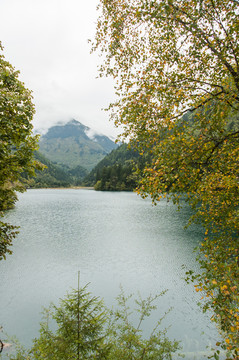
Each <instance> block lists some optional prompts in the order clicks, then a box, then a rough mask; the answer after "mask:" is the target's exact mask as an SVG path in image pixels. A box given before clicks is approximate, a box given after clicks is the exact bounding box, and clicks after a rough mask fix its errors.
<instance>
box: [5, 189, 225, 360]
mask: <svg viewBox="0 0 239 360" xmlns="http://www.w3.org/2000/svg"><path fill="white" fill-rule="evenodd" d="M189 217H190V209H189V208H188V206H187V205H185V206H184V207H183V209H181V210H180V211H178V210H177V208H176V206H174V205H173V204H171V203H169V202H167V201H166V200H163V201H162V202H160V203H159V204H158V205H157V206H152V204H151V201H150V200H149V199H146V200H143V199H141V198H140V197H139V196H137V195H136V194H134V193H128V192H96V191H93V190H85V189H36V190H28V191H27V192H26V193H24V194H20V195H19V201H18V202H17V204H16V207H15V208H14V209H13V210H11V211H9V212H8V213H7V214H6V216H5V220H6V221H8V222H10V223H11V224H14V225H19V226H21V229H20V233H19V235H18V236H17V239H15V241H14V246H13V252H14V253H13V255H11V256H8V257H7V260H6V261H1V262H0V271H1V281H0V294H1V297H0V309H1V317H0V319H1V320H0V325H1V326H2V327H3V329H4V331H5V332H6V333H8V334H9V335H16V336H17V337H18V339H19V340H20V341H21V342H22V343H23V344H24V345H26V346H30V345H31V340H32V339H33V338H34V337H36V336H37V335H38V329H39V321H40V320H41V311H42V307H43V306H46V307H47V306H48V305H49V304H50V302H55V303H57V302H58V299H59V298H60V297H64V295H65V294H66V293H67V292H68V291H70V290H71V288H76V287H77V274H78V271H80V279H81V285H82V286H84V285H85V284H87V283H90V284H89V288H88V289H89V290H90V291H91V292H92V293H93V294H94V295H96V296H100V297H102V298H104V300H105V304H106V305H107V306H112V304H114V303H115V301H114V299H115V297H116V296H117V295H118V294H119V292H120V285H122V287H123V288H124V290H125V292H126V293H132V292H133V293H135V294H137V292H140V294H141V295H142V297H147V296H148V295H149V294H150V293H151V294H157V293H160V292H161V291H162V290H164V289H168V292H167V293H166V295H164V296H163V297H162V298H160V299H159V301H158V309H157V311H156V312H155V313H154V314H153V316H152V318H151V319H150V321H148V322H147V323H146V324H145V334H147V332H149V329H150V328H152V323H154V324H155V323H156V321H157V319H159V318H160V317H161V315H162V314H163V313H164V311H165V310H167V309H168V308H169V307H171V306H172V307H173V310H172V311H171V313H170V314H169V315H168V316H167V318H166V320H165V321H164V326H165V327H166V326H168V325H169V324H170V325H171V327H170V329H169V330H168V336H169V337H170V338H171V339H174V338H175V339H179V340H182V344H183V351H184V352H186V353H191V355H188V356H190V360H192V359H200V360H201V359H204V358H206V357H204V356H203V355H202V354H201V353H200V352H201V351H205V350H206V347H207V346H211V345H215V342H216V341H217V340H218V339H219V335H218V333H217V330H216V329H215V327H214V325H213V324H212V323H211V322H210V314H203V313H202V312H201V310H200V308H199V307H198V305H197V303H198V301H199V300H200V294H198V293H196V292H195V291H194V288H193V285H192V284H190V285H187V284H186V282H185V280H184V274H185V270H184V268H183V265H185V266H186V267H187V268H188V269H192V270H197V271H198V270H199V265H198V264H197V263H196V262H195V257H196V254H195V253H194V251H193V250H194V248H195V246H196V245H197V244H198V243H199V242H200V239H202V236H203V231H202V229H200V228H199V227H196V226H194V227H191V228H190V229H187V230H185V229H184V225H185V224H186V222H187V220H188V218H189Z"/></svg>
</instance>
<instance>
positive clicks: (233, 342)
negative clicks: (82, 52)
mask: <svg viewBox="0 0 239 360" xmlns="http://www.w3.org/2000/svg"><path fill="white" fill-rule="evenodd" d="M99 11H100V15H99V18H98V24H97V33H96V38H95V41H94V43H93V45H92V49H93V51H94V50H97V49H98V50H100V52H101V54H102V59H103V60H102V66H101V68H100V74H101V76H103V75H106V76H113V78H115V80H116V81H115V88H116V93H117V94H118V101H117V102H116V103H115V104H111V105H110V109H111V118H112V119H113V120H114V121H115V124H116V125H118V124H121V125H123V126H124V133H123V136H124V137H126V138H128V139H130V140H134V141H135V142H136V143H137V144H138V148H139V149H140V151H141V152H143V151H150V152H151V154H152V163H151V165H150V166H148V167H146V169H145V171H144V177H143V180H142V182H141V185H140V187H139V192H140V193H141V194H142V196H148V195H150V196H151V197H152V199H153V201H154V202H157V201H158V200H160V198H161V196H163V195H165V194H167V196H168V197H169V198H171V199H172V200H173V201H174V202H176V203H178V202H179V200H180V198H182V197H183V200H187V201H188V202H189V203H190V204H191V206H192V207H193V209H194V210H195V215H194V217H193V219H192V220H195V221H199V222H200V223H202V224H203V225H204V227H205V239H204V240H203V241H202V246H201V256H200V258H199V261H200V263H201V267H202V274H201V275H200V276H199V275H198V276H197V277H196V276H195V275H192V274H191V273H190V274H189V275H192V278H193V279H197V281H198V285H197V290H198V291H204V293H205V295H206V296H205V302H204V309H205V310H206V309H207V308H212V309H213V310H214V313H215V316H214V317H213V319H214V320H215V321H216V322H217V323H218V324H219V325H220V329H221V330H222V332H223V333H224V335H225V343H224V345H223V346H225V347H226V348H227V350H229V351H231V356H232V357H233V356H236V354H237V353H238V352H239V298H238V290H239V282H238V281H239V254H238V251H239V250H238V249H239V246H238V241H239V240H238V234H239V221H238V220H239V212H238V211H239V210H238V206H239V196H238V194H239V182H238V179H239V146H238V139H239V126H238V119H239V111H238V110H239V47H238V40H239V32H238V30H239V22H238V15H239V3H238V1H236V0H199V1H198V0H176V1H175V0H113V1H112V0H101V1H100V5H99Z"/></svg>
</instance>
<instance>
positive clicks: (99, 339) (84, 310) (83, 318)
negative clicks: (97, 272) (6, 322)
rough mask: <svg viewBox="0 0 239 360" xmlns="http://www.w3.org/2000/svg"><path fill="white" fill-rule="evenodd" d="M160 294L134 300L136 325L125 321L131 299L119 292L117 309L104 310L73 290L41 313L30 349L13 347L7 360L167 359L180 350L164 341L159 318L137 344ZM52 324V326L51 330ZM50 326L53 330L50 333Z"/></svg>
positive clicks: (174, 343)
mask: <svg viewBox="0 0 239 360" xmlns="http://www.w3.org/2000/svg"><path fill="white" fill-rule="evenodd" d="M164 293H165V291H163V292H162V293H161V294H159V295H156V296H149V297H148V298H147V299H145V300H144V299H141V298H139V299H138V300H135V302H136V312H137V314H138V323H137V324H136V326H135V325H134V324H133V321H132V319H131V315H132V311H131V309H130V308H131V307H130V306H129V305H128V302H129V300H130V299H131V297H132V295H129V296H126V295H125V294H124V292H123V290H121V293H120V295H119V296H118V298H117V300H118V307H117V308H116V309H112V310H111V311H109V310H107V309H106V308H105V306H103V303H102V300H99V299H98V298H96V297H94V296H92V295H91V294H90V293H89V292H88V291H87V286H85V287H84V288H79V289H78V290H73V291H72V292H71V293H69V294H68V295H67V296H66V297H65V299H62V300H60V304H59V305H58V306H55V305H52V306H51V307H50V309H45V311H44V321H43V322H42V323H41V328H40V336H39V337H38V338H36V339H35V340H34V344H33V347H32V349H30V350H25V349H24V348H22V347H21V346H20V345H19V344H17V346H16V354H15V355H9V356H8V358H9V359H11V360H23V359H28V360H37V359H53V360H59V359H62V360H70V359H76V360H77V359H82V360H83V359H84V360H86V359H92V360H93V359H100V360H103V359H107V360H124V359H125V360H163V359H165V360H166V359H168V360H171V359H172V353H174V352H175V351H177V350H179V349H180V346H179V342H178V341H175V340H174V341H170V340H169V339H168V338H167V336H166V330H165V329H164V330H162V329H159V327H160V326H161V322H162V320H163V319H164V318H165V316H166V315H167V313H165V314H164V315H163V316H162V318H161V319H160V320H159V321H158V322H157V324H156V326H155V327H154V329H153V331H152V332H151V334H150V336H149V338H148V339H146V338H143V334H142V329H141V327H142V323H143V322H144V320H145V319H146V318H147V317H149V316H150V315H151V313H152V311H153V310H155V309H156V308H157V307H156V306H155V304H154V303H155V301H156V300H157V299H158V298H159V297H160V296H162V295H163V294H164ZM52 320H53V324H52ZM52 325H53V328H54V330H51V326H52Z"/></svg>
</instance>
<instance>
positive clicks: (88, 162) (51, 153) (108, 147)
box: [39, 119, 118, 171]
mask: <svg viewBox="0 0 239 360" xmlns="http://www.w3.org/2000/svg"><path fill="white" fill-rule="evenodd" d="M39 145H40V152H41V153H42V154H43V155H45V156H46V157H47V158H48V159H49V160H51V161H52V162H53V163H55V164H58V165H60V166H63V167H65V168H67V169H74V168H76V167H78V166H81V167H83V168H85V169H86V170H87V171H90V170H91V169H92V168H93V167H94V166H96V165H97V164H98V163H99V162H100V161H101V160H102V159H103V158H104V157H105V156H106V155H107V154H108V153H110V152H111V151H112V150H113V149H116V148H117V146H118V145H116V144H115V143H114V141H112V140H111V139H110V138H109V137H107V136H105V135H101V134H98V133H97V132H95V131H94V130H92V129H90V128H89V127H88V126H85V125H83V124H81V123H80V122H79V121H77V120H75V119H72V120H71V121H69V122H68V123H66V124H65V125H56V126H52V127H50V128H49V129H48V131H47V133H46V134H44V135H42V136H41V138H40V142H39Z"/></svg>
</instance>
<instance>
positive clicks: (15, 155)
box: [0, 43, 37, 259]
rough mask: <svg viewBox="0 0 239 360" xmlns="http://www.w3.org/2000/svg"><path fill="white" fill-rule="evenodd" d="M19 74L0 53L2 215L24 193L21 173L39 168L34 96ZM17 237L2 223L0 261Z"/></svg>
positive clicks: (0, 190) (8, 226)
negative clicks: (33, 123) (35, 155)
mask: <svg viewBox="0 0 239 360" xmlns="http://www.w3.org/2000/svg"><path fill="white" fill-rule="evenodd" d="M2 50H3V49H2V46H1V43H0V52H2ZM18 75H19V72H18V71H16V70H15V69H14V68H13V67H12V65H11V64H9V62H7V61H6V60H5V58H4V56H3V54H2V53H0V216H2V215H3V212H4V211H5V210H7V209H10V208H12V207H13V206H14V203H15V201H16V200H17V196H16V191H24V184H23V182H22V181H21V174H22V173H23V172H26V173H28V174H33V172H34V168H35V166H36V165H37V164H36V162H35V161H34V160H33V150H34V149H35V148H36V145H37V137H36V136H33V135H32V124H31V120H32V118H33V114H34V106H33V103H32V95H31V92H30V91H29V90H28V89H26V87H25V85H24V84H23V83H22V82H21V81H20V80H19V79H18ZM15 234H16V233H15V231H14V228H13V227H12V226H11V225H9V224H7V223H4V222H1V223H0V259H2V258H5V257H6V254H7V253H11V250H10V248H9V246H11V244H12V240H13V238H14V237H15Z"/></svg>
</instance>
